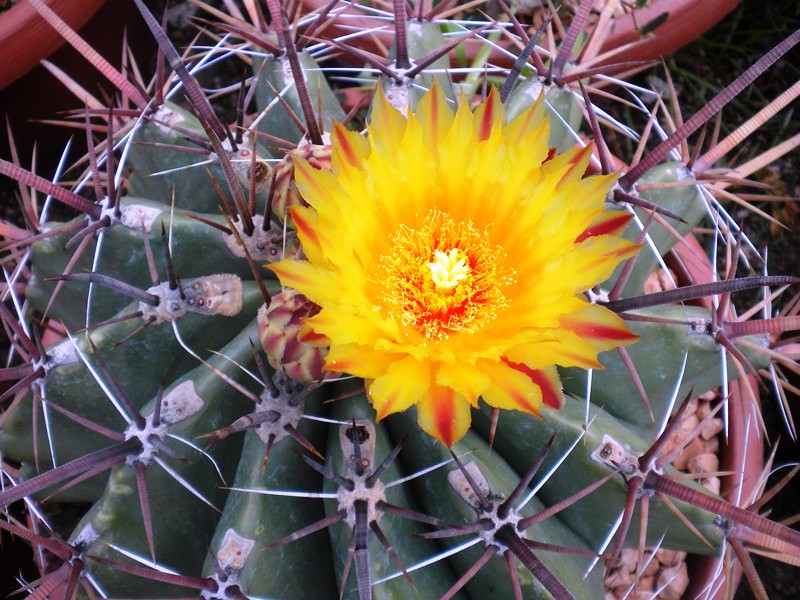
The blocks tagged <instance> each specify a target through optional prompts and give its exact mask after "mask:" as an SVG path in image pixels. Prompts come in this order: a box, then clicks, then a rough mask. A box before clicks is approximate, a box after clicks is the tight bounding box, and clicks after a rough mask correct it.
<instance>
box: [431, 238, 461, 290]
mask: <svg viewBox="0 0 800 600" xmlns="http://www.w3.org/2000/svg"><path fill="white" fill-rule="evenodd" d="M433 256H434V261H433V262H430V263H428V267H429V268H430V270H431V279H433V284H434V286H436V291H437V292H439V293H444V294H451V293H453V292H455V289H454V288H455V287H456V286H457V285H458V284H459V283H460V282H461V281H462V280H464V279H466V278H467V276H468V275H469V265H467V259H466V258H464V257H463V255H462V254H460V253H459V251H458V248H453V249H452V250H450V252H446V253H445V252H442V251H441V250H434V251H433Z"/></svg>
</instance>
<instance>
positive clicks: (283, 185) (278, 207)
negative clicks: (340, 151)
mask: <svg viewBox="0 0 800 600" xmlns="http://www.w3.org/2000/svg"><path fill="white" fill-rule="evenodd" d="M297 158H303V159H305V160H306V161H307V162H308V164H309V165H311V166H312V167H314V168H315V169H318V170H320V171H322V170H326V171H327V170H329V169H330V167H331V147H330V145H329V144H326V145H323V146H317V145H315V144H306V145H305V146H301V147H300V148H296V149H295V150H290V151H289V152H287V153H286V156H284V157H283V160H281V162H279V163H278V165H277V166H276V167H275V172H274V177H275V183H274V184H273V189H272V214H274V215H275V217H276V218H277V219H278V220H279V221H283V220H284V219H286V218H287V216H288V211H289V207H290V206H308V203H307V202H306V201H305V200H303V196H302V195H301V194H300V191H299V190H298V189H297V185H295V181H294V161H295V160H296V159H297ZM288 224H289V225H290V226H291V220H289V221H288Z"/></svg>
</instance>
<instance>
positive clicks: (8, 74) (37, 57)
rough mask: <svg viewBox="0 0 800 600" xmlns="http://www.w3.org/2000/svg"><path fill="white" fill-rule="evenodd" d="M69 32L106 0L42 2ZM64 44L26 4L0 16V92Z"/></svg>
mask: <svg viewBox="0 0 800 600" xmlns="http://www.w3.org/2000/svg"><path fill="white" fill-rule="evenodd" d="M41 1H42V2H43V3H44V4H46V5H47V6H48V7H49V8H50V9H52V10H53V11H54V12H55V13H56V14H57V15H58V16H59V17H61V18H62V19H63V20H64V21H65V22H66V23H67V24H68V25H69V26H70V27H71V28H72V29H79V28H80V27H81V26H82V25H84V24H85V23H86V22H87V21H88V20H89V19H90V18H91V17H92V16H93V15H94V14H95V13H96V12H97V11H98V10H99V9H100V7H101V6H102V5H103V4H104V3H105V0H41ZM64 43H65V40H64V38H63V37H62V36H61V34H60V33H58V32H57V31H56V30H55V29H53V28H52V27H51V26H50V25H48V24H47V21H45V20H44V19H43V18H42V17H41V16H39V13H38V12H36V10H35V9H34V8H33V6H31V4H30V3H29V2H28V1H27V0H20V2H18V3H17V4H15V5H14V6H12V7H11V8H10V9H9V10H7V11H5V12H2V13H0V56H2V57H3V59H2V60H0V89H3V88H5V87H6V86H8V85H9V84H10V83H12V82H13V81H15V80H17V79H19V78H20V77H22V76H23V75H25V74H26V73H27V72H28V71H30V70H31V69H32V68H34V67H35V66H36V65H38V64H39V61H41V60H42V59H43V58H47V57H48V56H50V54H52V53H53V52H55V51H56V50H57V49H58V48H59V47H61V46H62V45H63V44H64Z"/></svg>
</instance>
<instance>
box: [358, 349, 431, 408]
mask: <svg viewBox="0 0 800 600" xmlns="http://www.w3.org/2000/svg"><path fill="white" fill-rule="evenodd" d="M430 385H431V365H430V363H427V362H419V361H418V360H416V359H415V358H413V357H411V356H407V357H405V358H403V359H401V360H398V361H395V362H393V363H392V364H390V365H389V368H388V369H386V373H385V374H384V375H381V376H380V377H377V378H376V379H375V380H374V381H372V383H370V384H369V386H368V388H367V392H368V393H369V398H370V400H371V401H372V405H373V406H374V407H375V412H376V413H377V418H378V419H383V418H384V417H385V416H387V415H390V414H392V413H395V412H400V411H403V410H405V409H407V408H408V407H409V406H411V405H412V404H416V403H417V402H419V401H420V399H421V398H422V397H423V395H424V394H425V393H426V392H427V391H428V388H430Z"/></svg>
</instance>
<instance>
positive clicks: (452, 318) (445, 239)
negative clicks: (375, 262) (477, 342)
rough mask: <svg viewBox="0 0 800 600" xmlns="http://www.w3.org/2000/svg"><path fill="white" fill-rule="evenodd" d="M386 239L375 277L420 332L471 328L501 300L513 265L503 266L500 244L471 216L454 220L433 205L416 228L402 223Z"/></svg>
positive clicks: (392, 305) (444, 333)
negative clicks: (490, 241) (387, 244)
mask: <svg viewBox="0 0 800 600" xmlns="http://www.w3.org/2000/svg"><path fill="white" fill-rule="evenodd" d="M390 241H391V244H392V250H391V252H390V253H389V254H387V255H384V256H382V257H381V259H380V263H379V271H380V272H379V274H378V277H377V278H376V279H377V281H378V282H379V284H380V286H381V288H382V300H383V301H384V302H385V304H386V305H387V307H388V308H389V310H390V312H391V314H393V315H395V317H397V318H399V319H400V320H401V321H402V323H403V324H404V325H410V326H413V327H415V328H416V329H417V330H418V331H420V332H421V333H423V334H424V335H425V337H427V338H430V339H443V338H447V337H448V336H449V335H450V334H451V333H454V332H461V331H464V332H474V331H477V330H478V329H480V328H482V327H483V326H484V325H485V324H486V323H488V322H490V321H492V320H494V319H495V318H496V317H497V314H498V311H499V310H500V309H501V308H504V307H505V306H507V302H506V298H505V294H504V289H505V288H506V287H507V286H508V285H510V284H511V283H512V282H513V281H514V279H513V270H512V269H509V268H504V267H503V262H504V260H505V257H506V254H505V252H503V250H502V248H500V247H499V246H490V245H489V244H488V243H487V235H486V232H485V231H483V232H481V231H478V230H477V229H475V227H474V225H473V224H472V223H471V222H460V223H456V222H455V221H454V220H453V219H452V218H451V217H450V216H449V215H447V214H446V213H443V212H441V211H440V210H438V209H433V210H431V211H430V212H429V213H428V215H427V216H426V217H425V220H424V221H423V222H422V225H421V226H420V227H419V228H418V229H411V228H410V227H406V226H403V227H401V228H400V229H399V230H398V231H397V233H395V234H394V235H392V236H391V238H390Z"/></svg>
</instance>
